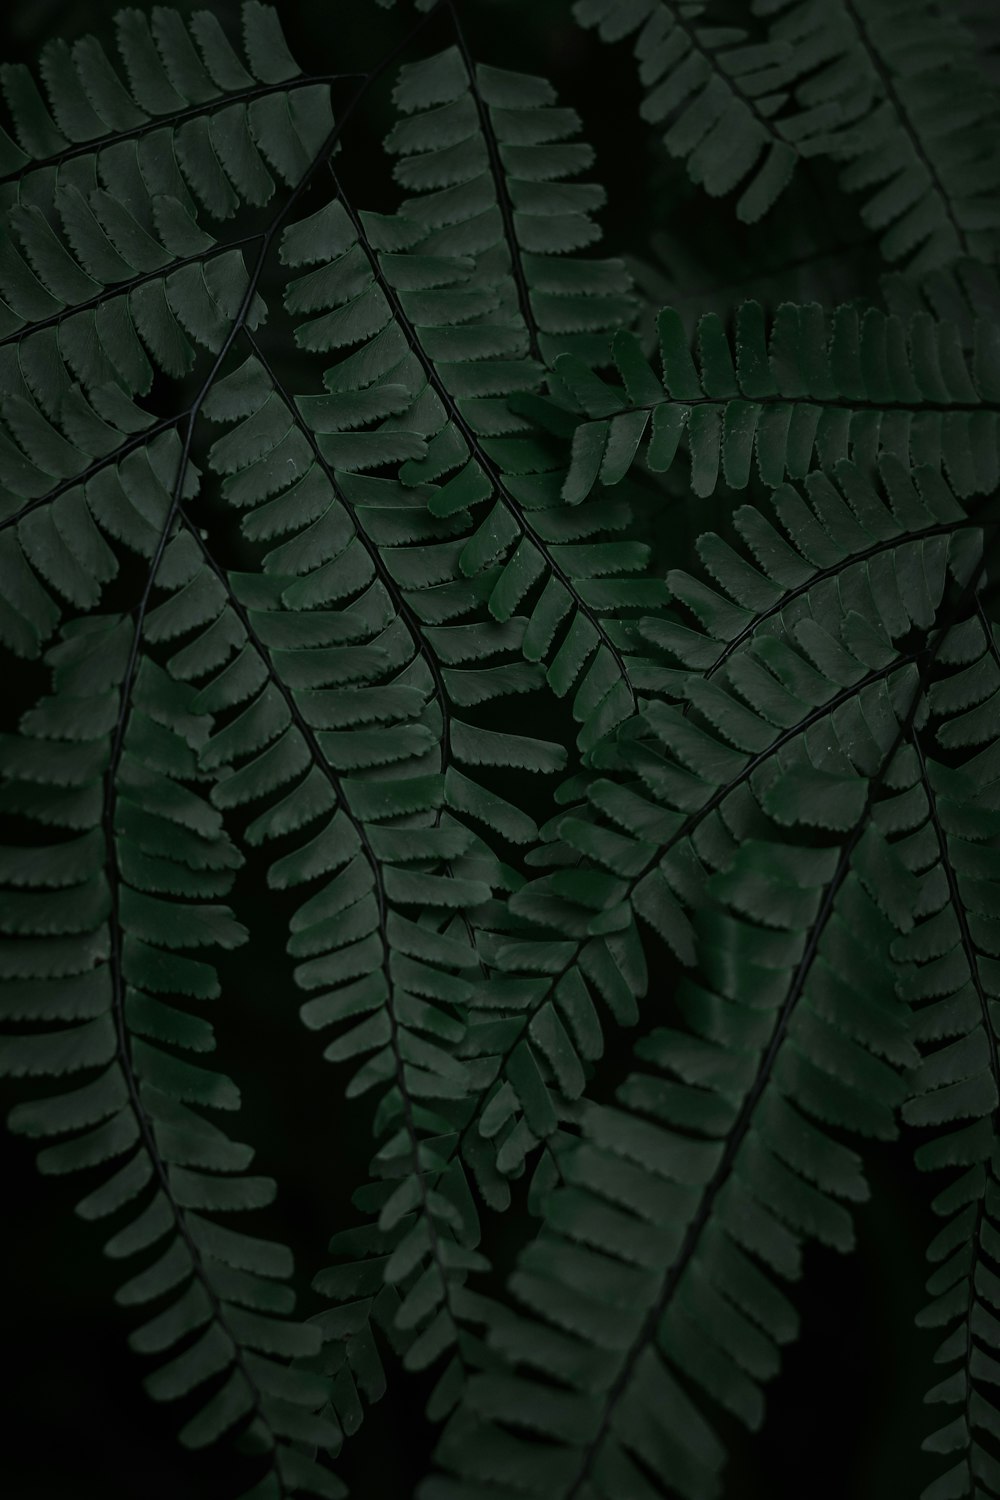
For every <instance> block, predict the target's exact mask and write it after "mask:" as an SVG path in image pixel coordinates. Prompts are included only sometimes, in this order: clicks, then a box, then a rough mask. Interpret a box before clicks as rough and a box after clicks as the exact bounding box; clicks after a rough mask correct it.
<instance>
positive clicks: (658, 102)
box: [573, 0, 836, 223]
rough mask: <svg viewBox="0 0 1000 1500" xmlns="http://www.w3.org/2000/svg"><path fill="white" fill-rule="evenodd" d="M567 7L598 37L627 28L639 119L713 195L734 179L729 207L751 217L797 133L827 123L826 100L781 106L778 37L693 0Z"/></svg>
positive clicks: (782, 47) (795, 146)
mask: <svg viewBox="0 0 1000 1500" xmlns="http://www.w3.org/2000/svg"><path fill="white" fill-rule="evenodd" d="M573 14H574V15H575V17H576V19H577V20H578V21H579V23H580V25H581V26H588V27H589V26H593V27H595V28H596V29H597V31H598V33H599V35H600V36H601V37H602V39H603V40H604V41H607V42H617V41H622V40H623V39H624V38H625V37H628V36H630V35H632V34H633V33H636V40H635V56H636V61H637V63H638V65H639V78H640V81H641V83H642V85H643V88H644V89H645V90H646V94H645V97H644V99H643V102H642V105H641V107H640V114H641V115H642V118H643V119H644V120H648V121H649V122H650V124H653V125H664V124H666V126H667V129H666V132H665V134H664V136H663V143H664V145H665V146H666V148H667V151H668V152H669V153H670V155H671V156H673V157H676V158H678V159H679V160H681V161H683V162H684V164H685V167H686V169H687V172H688V175H689V177H690V178H691V180H692V182H695V183H698V184H700V185H702V186H703V187H704V189H705V191H706V192H707V193H709V194H711V195H712V196H713V197H720V196H722V195H723V194H727V193H732V192H734V191H736V190H737V189H740V190H741V191H740V196H739V198H738V199H737V202H736V216H737V218H739V219H742V220H743V221H744V222H745V223H753V222H754V221H755V220H757V219H759V218H761V217H762V216H763V215H764V214H766V213H767V212H768V210H769V209H771V208H773V206H774V204H775V202H776V201H777V199H778V198H779V197H780V196H781V194H782V193H783V192H784V190H785V189H786V188H787V186H788V184H789V182H790V181H791V179H792V174H793V172H794V170H795V166H796V162H797V161H798V156H799V146H800V142H804V141H806V140H808V139H809V137H810V136H811V135H813V134H815V133H818V132H821V131H825V130H829V128H830V127H831V125H832V124H833V123H834V122H835V120H836V113H835V111H833V110H831V109H830V108H829V106H827V107H824V108H821V109H819V110H817V111H812V112H810V113H805V114H796V113H791V114H786V113H784V111H785V106H786V105H787V104H788V103H789V84H790V83H791V82H792V81H793V79H794V76H795V74H794V66H793V63H794V55H793V53H792V51H791V49H790V48H789V47H788V46H787V44H786V43H784V42H782V41H779V40H774V39H771V38H768V37H765V36H762V35H759V34H758V33H759V28H758V32H754V33H751V32H749V31H748V30H747V29H746V28H744V27H742V26H731V25H725V24H714V25H713V17H712V14H711V7H710V6H708V5H706V4H704V3H703V0H698V3H691V0H577V3H576V4H575V5H574V6H573Z"/></svg>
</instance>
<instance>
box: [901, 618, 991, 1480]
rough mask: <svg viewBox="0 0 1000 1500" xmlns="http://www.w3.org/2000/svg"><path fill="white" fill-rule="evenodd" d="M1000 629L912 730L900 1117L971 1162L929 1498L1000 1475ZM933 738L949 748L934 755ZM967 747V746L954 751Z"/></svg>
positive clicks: (946, 1160)
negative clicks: (914, 847) (913, 857)
mask: <svg viewBox="0 0 1000 1500" xmlns="http://www.w3.org/2000/svg"><path fill="white" fill-rule="evenodd" d="M995 635H996V631H995V626H993V624H992V623H991V621H990V620H989V619H988V617H987V615H986V612H985V610H984V609H983V608H982V606H980V612H979V615H978V617H973V618H972V619H971V620H970V621H969V622H968V625H967V628H966V629H965V631H964V633H963V634H962V636H961V638H960V639H956V640H955V642H954V644H953V646H952V647H951V649H950V651H949V655H948V664H949V665H950V666H951V667H953V668H954V670H953V671H952V673H951V674H950V676H948V677H947V678H945V679H944V680H942V681H941V682H939V683H937V684H935V685H934V688H933V689H932V692H931V708H932V711H933V712H934V714H935V722H934V731H933V738H931V736H928V737H927V738H928V745H927V746H926V747H925V744H924V743H923V739H922V737H918V738H917V739H916V741H915V749H916V753H917V757H918V762H919V771H920V783H919V789H920V791H921V793H922V796H921V799H920V801H921V811H922V814H923V818H924V820H925V821H924V824H923V827H922V829H921V831H920V832H921V835H922V837H923V841H924V844H925V848H924V850H923V851H922V852H921V856H920V860H919V868H920V869H921V880H922V890H921V898H920V901H919V904H918V907H917V915H918V918H919V920H918V921H917V923H916V926H915V927H914V929H913V931H912V932H910V933H909V934H907V935H906V936H905V937H903V938H900V939H899V940H898V941H897V942H896V944H895V945H894V950H893V951H894V956H895V958H896V960H897V962H898V963H900V964H901V965H902V968H903V979H902V982H901V985H900V990H901V993H902V995H903V997H904V998H905V999H907V1000H909V1001H910V1002H911V1003H913V1004H914V1005H915V1006H916V1007H917V1015H916V1036H917V1041H918V1043H919V1044H920V1046H921V1048H922V1050H923V1052H924V1054H925V1055H924V1060H923V1062H922V1063H921V1065H920V1067H919V1068H918V1069H917V1070H916V1072H915V1074H914V1077H913V1084H912V1097H911V1099H910V1100H909V1102H908V1103H907V1104H906V1105H905V1106H904V1109H903V1118H904V1119H905V1120H907V1122H908V1123H909V1124H911V1125H914V1126H917V1127H919V1128H921V1131H922V1133H923V1134H924V1135H925V1137H926V1139H925V1140H924V1142H923V1144H922V1145H921V1146H920V1147H919V1149H918V1151H917V1164H918V1166H920V1167H921V1168H923V1169H924V1170H927V1171H941V1170H946V1169H952V1172H953V1173H954V1169H955V1168H961V1169H962V1170H960V1171H959V1173H958V1174H957V1175H953V1177H952V1181H951V1182H950V1184H949V1185H948V1187H946V1188H944V1189H942V1190H941V1191H940V1192H939V1193H938V1195H937V1197H936V1198H935V1200H934V1204H933V1207H934V1210H935V1212H936V1213H937V1214H938V1215H940V1216H941V1218H942V1219H944V1220H945V1222H944V1224H943V1225H942V1228H941V1231H940V1233H939V1234H937V1235H936V1237H935V1239H934V1240H933V1242H932V1243H931V1245H930V1247H929V1249H928V1258H929V1259H930V1261H931V1263H932V1265H933V1266H934V1267H935V1269H934V1272H933V1274H932V1276H931V1278H930V1280H929V1281H928V1283H927V1290H928V1292H929V1294H930V1295H931V1298H932V1301H931V1302H930V1303H929V1305H928V1306H927V1307H926V1308H924V1309H923V1311H922V1312H921V1313H920V1315H919V1316H918V1319H917V1321H918V1323H919V1324H920V1325H921V1326H922V1327H925V1328H932V1329H937V1330H942V1331H943V1332H944V1333H945V1335H946V1336H945V1338H944V1340H943V1342H942V1343H941V1344H940V1345H939V1347H938V1349H937V1351H936V1353H935V1356H934V1359H935V1363H936V1364H938V1365H942V1366H945V1367H946V1369H945V1370H944V1371H942V1378H941V1379H940V1380H939V1381H938V1382H937V1383H936V1384H935V1386H934V1388H933V1389H932V1390H931V1391H929V1392H928V1396H927V1400H928V1401H930V1402H933V1403H935V1404H942V1405H944V1406H945V1407H947V1408H948V1417H949V1420H947V1421H946V1422H945V1423H944V1425H943V1426H941V1427H940V1428H939V1429H938V1430H936V1431H935V1432H934V1433H933V1434H932V1435H931V1436H929V1437H928V1438H926V1439H925V1441H924V1444H923V1446H924V1448H925V1449H926V1450H929V1451H930V1452H932V1453H937V1454H946V1455H948V1456H949V1459H948V1461H949V1464H950V1465H951V1467H949V1468H948V1469H947V1470H946V1471H945V1472H944V1473H942V1474H941V1476H940V1478H939V1479H938V1480H936V1481H935V1482H934V1483H932V1484H930V1485H929V1486H928V1487H927V1489H926V1490H925V1491H924V1495H925V1497H927V1500H937V1497H939V1496H945V1495H948V1494H953V1493H961V1492H962V1490H963V1489H965V1490H967V1491H969V1492H971V1491H974V1490H975V1489H976V1488H977V1487H978V1486H982V1487H983V1488H984V1489H986V1490H987V1491H989V1490H991V1489H994V1488H996V1482H997V1479H998V1477H1000V1467H998V1461H997V1457H996V1438H997V1436H998V1433H1000V1417H998V1414H997V1411H996V1403H995V1398H994V1397H993V1396H992V1394H991V1386H992V1385H994V1384H995V1383H996V1382H995V1381H994V1380H993V1376H994V1375H995V1374H996V1373H997V1372H998V1370H1000V1364H998V1361H997V1349H998V1346H1000V1325H998V1323H997V1319H996V1311H997V1308H998V1305H1000V1302H998V1288H1000V1282H998V1280H997V1273H996V1269H995V1268H996V1261H997V1252H998V1249H1000V1240H998V1238H997V1227H996V1221H997V1216H998V1211H1000V1208H998V1205H1000V1200H998V1197H997V1194H998V1186H997V1175H996V1174H997V1166H998V1157H997V1108H998V1103H1000V1065H998V1060H997V1024H996V1017H995V1006H996V1000H995V998H994V997H995V994H996V990H997V981H998V969H997V960H996V957H995V956H994V955H995V950H996V948H997V941H996V937H995V934H994V929H995V926H996V920H995V914H996V911H997V909H998V907H997V895H998V892H997V881H996V876H997V857H996V847H997V833H998V830H1000V821H998V799H997V777H998V771H1000V763H998V759H997V746H996V740H995V727H996V712H997V705H998V703H1000V653H998V650H997V645H996V639H995ZM984 742H985V744H984ZM931 744H934V748H935V750H936V751H937V753H938V755H941V756H947V760H946V759H938V758H936V757H935V758H932V755H931V753H930V745H931ZM981 745H982V746H983V748H982V749H980V748H979V747H980V746H981ZM956 752H958V754H959V755H960V756H962V758H961V759H960V760H959V762H958V763H957V764H955V760H954V757H955V754H956ZM932 1132H933V1133H932Z"/></svg>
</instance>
